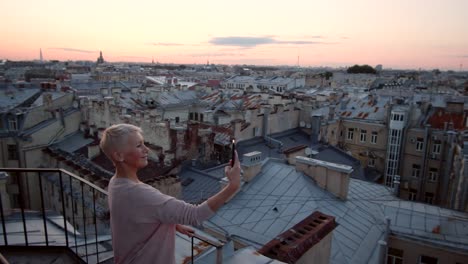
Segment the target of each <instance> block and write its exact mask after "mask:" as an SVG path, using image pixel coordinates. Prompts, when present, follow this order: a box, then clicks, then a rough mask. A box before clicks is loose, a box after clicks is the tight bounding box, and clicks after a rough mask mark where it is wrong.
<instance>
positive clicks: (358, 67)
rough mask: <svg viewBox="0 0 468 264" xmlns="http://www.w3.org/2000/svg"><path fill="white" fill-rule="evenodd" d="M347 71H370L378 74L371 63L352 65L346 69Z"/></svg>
mask: <svg viewBox="0 0 468 264" xmlns="http://www.w3.org/2000/svg"><path fill="white" fill-rule="evenodd" d="M346 72H347V73H353V74H354V73H370V74H376V73H377V71H376V70H375V69H374V68H372V67H371V66H369V65H367V64H366V65H362V66H361V65H357V64H356V65H354V66H351V67H349V68H348V70H347V71H346Z"/></svg>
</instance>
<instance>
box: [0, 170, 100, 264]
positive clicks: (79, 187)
mask: <svg viewBox="0 0 468 264" xmlns="http://www.w3.org/2000/svg"><path fill="white" fill-rule="evenodd" d="M0 171H2V172H7V173H8V172H14V173H37V177H38V182H39V186H38V187H39V194H40V207H41V208H40V213H41V214H42V221H43V225H44V236H45V245H46V246H47V247H49V246H51V245H50V244H51V243H50V241H49V236H50V234H49V231H48V229H47V220H46V208H45V203H44V197H45V194H44V191H43V189H44V188H43V176H44V175H43V173H55V174H57V173H58V177H59V181H58V184H59V191H60V193H59V198H61V202H60V203H61V210H62V217H63V225H64V226H63V228H64V231H65V234H64V235H65V244H66V246H67V247H68V248H70V249H72V250H73V248H71V247H72V245H70V242H69V239H68V238H69V235H70V234H69V232H68V222H67V214H68V213H67V209H66V208H65V203H66V202H65V201H66V200H65V199H68V196H67V197H66V196H65V192H64V188H69V189H70V196H71V210H72V213H71V215H72V216H71V218H72V219H71V220H72V224H73V227H74V228H73V230H74V231H73V233H72V234H71V235H72V236H74V239H75V247H74V249H75V253H76V254H77V255H78V256H80V257H81V258H83V257H84V258H85V259H86V262H88V255H90V256H91V255H96V263H99V262H100V259H99V257H100V255H99V253H100V250H99V247H98V243H99V239H98V221H97V214H96V200H97V194H98V193H101V194H104V195H106V196H107V195H108V193H107V191H105V190H103V189H102V188H100V187H98V186H96V185H95V184H93V183H91V182H89V181H87V180H85V179H83V178H81V177H79V176H77V175H76V174H74V173H71V172H69V171H67V170H64V169H61V168H0ZM34 176H35V175H34ZM16 177H19V175H17V176H16ZM63 177H66V178H68V180H69V181H68V182H64V180H63ZM73 180H75V181H73ZM17 184H18V198H19V199H18V200H19V206H20V210H21V219H22V224H23V233H24V241H25V245H26V246H30V245H31V244H32V243H30V242H29V241H28V230H27V226H26V217H25V210H27V209H29V208H26V206H25V201H24V195H23V186H22V181H21V179H18V178H17ZM52 184H54V183H52ZM65 185H66V186H65ZM85 185H87V186H89V187H90V188H92V197H91V196H90V198H91V200H92V204H90V205H89V206H86V205H85V195H91V194H85V192H84V186H85ZM28 191H29V188H28ZM75 191H78V192H81V199H79V197H73V196H74V193H75ZM80 200H81V201H80ZM80 202H81V206H82V211H81V212H78V210H77V208H76V207H77V206H78V204H79V203H80ZM75 203H76V204H75ZM89 207H91V208H89ZM85 208H86V210H90V211H92V214H93V215H91V216H89V217H90V218H92V219H93V221H94V232H95V242H91V243H88V236H87V234H86V218H87V217H86V210H85ZM77 213H82V216H81V217H80V218H82V221H83V222H82V223H83V228H84V232H83V234H84V236H83V238H84V247H85V254H84V255H80V254H79V252H78V243H77V233H76V226H75V224H76V223H77V219H76V217H75V214H77ZM0 214H1V215H0V216H1V227H2V229H3V240H4V246H9V242H8V234H7V230H6V224H5V223H6V221H5V215H4V210H3V201H2V195H1V194H0ZM68 217H70V216H69V215H68ZM41 243H42V242H41ZM92 244H95V245H96V248H95V250H96V252H95V253H92V254H91V253H90V254H88V245H92ZM104 251H108V249H105V250H102V251H101V253H102V252H104Z"/></svg>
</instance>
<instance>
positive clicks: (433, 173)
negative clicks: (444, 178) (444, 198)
mask: <svg viewBox="0 0 468 264" xmlns="http://www.w3.org/2000/svg"><path fill="white" fill-rule="evenodd" d="M437 178H438V170H437V168H429V179H428V180H429V181H431V182H435V181H437Z"/></svg>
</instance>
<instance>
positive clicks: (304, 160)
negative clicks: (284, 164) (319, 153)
mask: <svg viewBox="0 0 468 264" xmlns="http://www.w3.org/2000/svg"><path fill="white" fill-rule="evenodd" d="M296 162H299V163H303V164H308V165H312V166H320V167H325V168H327V169H331V170H335V171H339V172H344V173H351V172H353V167H351V166H348V165H343V164H337V163H332V162H327V161H322V160H317V159H311V158H307V157H303V156H296Z"/></svg>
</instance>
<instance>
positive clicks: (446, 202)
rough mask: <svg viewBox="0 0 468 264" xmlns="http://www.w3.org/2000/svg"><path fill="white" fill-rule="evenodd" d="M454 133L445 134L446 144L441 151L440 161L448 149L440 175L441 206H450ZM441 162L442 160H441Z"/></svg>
mask: <svg viewBox="0 0 468 264" xmlns="http://www.w3.org/2000/svg"><path fill="white" fill-rule="evenodd" d="M455 135H456V133H455V132H454V131H448V132H447V137H448V139H447V141H448V142H447V143H445V144H444V149H443V151H442V153H441V154H442V155H441V159H442V157H443V156H444V155H443V154H444V153H446V152H445V150H446V149H448V153H447V154H446V155H447V156H446V157H447V159H446V160H445V162H444V163H445V164H447V165H446V166H444V170H443V174H442V177H443V178H442V182H441V184H440V189H439V190H440V195H439V197H440V202H441V203H440V205H443V206H448V207H449V206H450V200H451V199H450V197H449V196H450V193H449V182H450V171H451V170H452V168H453V153H454V149H455V146H454V139H455ZM447 145H448V147H447ZM441 162H442V160H441Z"/></svg>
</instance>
